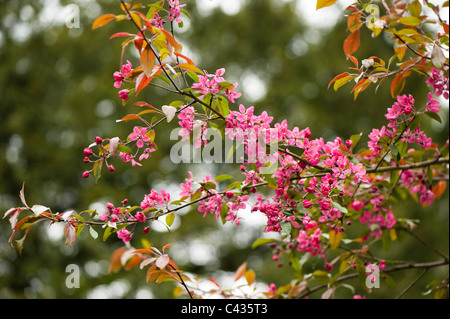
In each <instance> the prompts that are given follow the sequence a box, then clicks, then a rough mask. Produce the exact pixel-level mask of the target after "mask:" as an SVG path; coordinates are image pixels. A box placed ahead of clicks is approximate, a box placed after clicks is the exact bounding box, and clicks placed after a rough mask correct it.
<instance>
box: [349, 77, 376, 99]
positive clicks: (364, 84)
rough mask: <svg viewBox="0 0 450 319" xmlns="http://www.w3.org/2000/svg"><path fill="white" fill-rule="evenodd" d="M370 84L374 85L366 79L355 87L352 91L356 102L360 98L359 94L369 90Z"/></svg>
mask: <svg viewBox="0 0 450 319" xmlns="http://www.w3.org/2000/svg"><path fill="white" fill-rule="evenodd" d="M370 83H372V81H370V80H369V79H364V80H361V81H359V82H358V83H357V84H356V85H355V87H354V88H353V89H352V92H353V95H354V99H355V100H356V98H357V97H358V94H359V93H361V92H362V91H364V90H365V89H367V88H368V87H369V85H370Z"/></svg>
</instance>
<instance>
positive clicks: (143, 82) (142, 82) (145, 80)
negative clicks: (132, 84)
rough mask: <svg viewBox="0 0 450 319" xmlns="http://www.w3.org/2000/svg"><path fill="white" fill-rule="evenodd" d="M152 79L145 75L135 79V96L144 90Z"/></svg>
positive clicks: (142, 74)
mask: <svg viewBox="0 0 450 319" xmlns="http://www.w3.org/2000/svg"><path fill="white" fill-rule="evenodd" d="M152 79H153V77H151V76H150V77H147V76H146V75H145V73H141V74H140V75H139V76H138V77H137V79H136V95H138V94H139V92H141V90H142V89H143V88H145V87H146V86H147V85H148V84H149V83H150V81H151V80H152Z"/></svg>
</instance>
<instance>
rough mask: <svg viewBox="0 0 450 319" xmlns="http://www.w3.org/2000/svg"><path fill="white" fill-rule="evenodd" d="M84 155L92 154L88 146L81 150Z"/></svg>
mask: <svg viewBox="0 0 450 319" xmlns="http://www.w3.org/2000/svg"><path fill="white" fill-rule="evenodd" d="M83 153H84V155H86V156H91V155H92V154H93V152H92V150H91V149H90V148H89V147H86V148H85V149H84V151H83Z"/></svg>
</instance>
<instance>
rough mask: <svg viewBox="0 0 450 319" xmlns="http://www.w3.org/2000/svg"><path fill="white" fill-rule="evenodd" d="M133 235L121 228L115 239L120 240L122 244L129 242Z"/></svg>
mask: <svg viewBox="0 0 450 319" xmlns="http://www.w3.org/2000/svg"><path fill="white" fill-rule="evenodd" d="M132 236H133V234H132V233H131V232H130V231H128V230H127V229H126V228H122V229H120V230H118V231H117V238H119V239H122V240H123V242H125V243H126V242H129V241H130V240H131V238H132Z"/></svg>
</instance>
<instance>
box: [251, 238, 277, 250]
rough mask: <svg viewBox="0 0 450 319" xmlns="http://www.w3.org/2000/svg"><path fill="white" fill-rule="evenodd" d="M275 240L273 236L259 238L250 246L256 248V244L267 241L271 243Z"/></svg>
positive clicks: (259, 244) (262, 243) (266, 242)
mask: <svg viewBox="0 0 450 319" xmlns="http://www.w3.org/2000/svg"><path fill="white" fill-rule="evenodd" d="M276 241H277V239H275V238H259V239H257V240H255V241H254V242H253V244H252V248H256V247H258V246H261V245H264V244H268V243H273V242H276Z"/></svg>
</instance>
